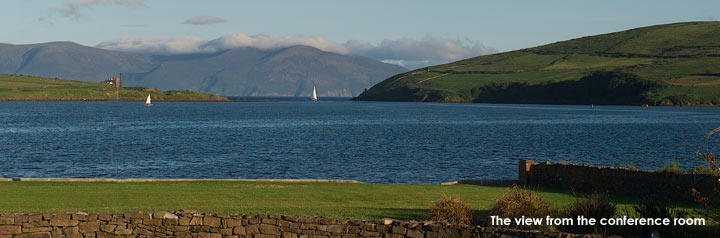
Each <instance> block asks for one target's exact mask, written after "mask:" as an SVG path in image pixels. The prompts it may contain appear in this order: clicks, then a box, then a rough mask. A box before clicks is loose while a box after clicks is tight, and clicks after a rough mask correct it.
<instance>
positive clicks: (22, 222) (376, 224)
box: [0, 211, 591, 238]
mask: <svg viewBox="0 0 720 238" xmlns="http://www.w3.org/2000/svg"><path fill="white" fill-rule="evenodd" d="M47 237H65V238H89V237H92V238H103V237H202V238H228V237H233V238H234V237H238V238H239V237H249V238H250V237H251V238H280V237H286V238H302V237H307V238H310V237H325V238H330V237H338V238H346V237H385V238H395V237H411V238H433V237H463V238H466V237H468V238H469V237H481V238H495V237H503V238H514V237H517V238H521V237H538V238H540V237H563V238H566V237H567V238H570V237H591V236H590V235H586V236H576V235H573V234H562V233H550V232H540V231H522V230H514V229H504V228H493V227H479V226H456V225H446V224H437V223H428V222H425V223H421V222H408V221H394V220H390V219H383V220H377V221H366V220H356V219H332V218H327V217H309V216H264V215H262V216H261V215H222V214H203V213H198V212H189V211H177V212H173V213H167V212H159V213H142V212H135V213H125V214H88V213H84V212H78V213H42V214H27V213H15V214H2V215H0V238H47Z"/></svg>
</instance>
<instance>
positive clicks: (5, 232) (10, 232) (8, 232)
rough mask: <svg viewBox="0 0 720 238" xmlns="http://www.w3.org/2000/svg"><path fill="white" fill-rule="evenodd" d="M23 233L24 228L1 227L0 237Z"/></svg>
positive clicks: (13, 226)
mask: <svg viewBox="0 0 720 238" xmlns="http://www.w3.org/2000/svg"><path fill="white" fill-rule="evenodd" d="M20 233H22V228H21V227H20V226H15V225H0V235H15V234H20Z"/></svg>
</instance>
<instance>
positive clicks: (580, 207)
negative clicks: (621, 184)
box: [560, 193, 617, 233]
mask: <svg viewBox="0 0 720 238" xmlns="http://www.w3.org/2000/svg"><path fill="white" fill-rule="evenodd" d="M616 209H617V207H616V205H615V204H614V203H612V202H610V197H609V196H608V195H607V194H605V193H593V194H591V195H590V196H588V197H580V196H577V195H576V196H575V201H574V202H573V203H572V204H570V205H569V206H567V207H566V208H565V209H563V211H561V212H560V215H561V216H563V217H567V218H572V219H576V218H577V217H578V216H584V217H585V218H594V219H595V221H598V222H599V221H600V219H602V218H612V217H614V216H615V210H616ZM560 229H562V230H564V231H567V232H572V233H607V227H602V226H599V225H595V226H577V225H576V226H563V227H560Z"/></svg>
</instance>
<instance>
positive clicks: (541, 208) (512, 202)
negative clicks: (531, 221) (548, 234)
mask: <svg viewBox="0 0 720 238" xmlns="http://www.w3.org/2000/svg"><path fill="white" fill-rule="evenodd" d="M551 213H552V209H551V208H550V205H548V204H547V203H546V202H545V201H543V199H542V197H540V195H538V194H537V193H534V192H532V191H530V190H528V189H525V188H521V187H518V186H513V187H512V188H510V190H509V191H507V192H506V193H505V194H503V195H502V196H501V197H500V198H498V199H497V201H496V202H495V206H493V208H492V209H491V210H490V213H489V214H488V219H489V217H490V216H498V217H502V218H519V217H522V216H525V217H529V218H544V217H546V216H549V215H550V214H551ZM488 224H490V223H489V222H488ZM511 224H512V225H510V226H508V227H512V228H518V229H543V230H547V228H548V227H546V226H532V225H528V226H521V225H517V224H515V223H511Z"/></svg>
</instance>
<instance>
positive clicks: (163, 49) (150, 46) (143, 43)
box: [97, 37, 215, 54]
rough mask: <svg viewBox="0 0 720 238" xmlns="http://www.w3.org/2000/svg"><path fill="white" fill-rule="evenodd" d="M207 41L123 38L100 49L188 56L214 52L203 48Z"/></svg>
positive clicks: (196, 38) (107, 43)
mask: <svg viewBox="0 0 720 238" xmlns="http://www.w3.org/2000/svg"><path fill="white" fill-rule="evenodd" d="M205 43H207V40H206V39H203V38H198V37H182V38H121V39H117V40H111V41H105V42H102V43H100V44H98V45H97V47H98V48H102V49H108V50H118V51H128V52H136V53H154V54H188V53H203V52H214V51H215V49H214V48H203V47H202V45H203V44H205Z"/></svg>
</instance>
